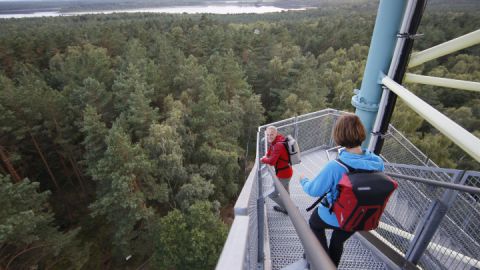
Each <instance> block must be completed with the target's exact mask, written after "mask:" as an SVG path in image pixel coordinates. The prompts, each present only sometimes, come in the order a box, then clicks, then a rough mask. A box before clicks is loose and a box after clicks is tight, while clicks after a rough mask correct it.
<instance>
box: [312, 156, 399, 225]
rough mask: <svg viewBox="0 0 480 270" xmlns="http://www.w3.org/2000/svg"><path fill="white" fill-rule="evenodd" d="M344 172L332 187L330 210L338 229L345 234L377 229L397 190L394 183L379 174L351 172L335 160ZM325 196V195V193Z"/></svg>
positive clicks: (378, 172)
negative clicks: (333, 191) (335, 191)
mask: <svg viewBox="0 0 480 270" xmlns="http://www.w3.org/2000/svg"><path fill="white" fill-rule="evenodd" d="M335 161H336V162H338V163H339V164H340V165H341V166H342V167H344V168H346V169H347V172H346V173H344V174H343V175H342V178H341V179H340V182H339V183H338V184H337V186H336V188H337V190H338V196H337V198H336V199H335V200H334V202H333V204H332V205H331V206H328V205H325V203H324V202H325V201H326V200H325V201H324V202H322V204H324V205H325V206H326V207H329V208H330V213H331V212H332V211H333V212H334V213H335V216H336V217H337V220H338V225H339V227H340V229H342V230H344V231H348V232H353V231H369V230H374V229H376V228H377V227H378V223H379V222H380V217H381V216H382V213H383V210H385V207H386V206H387V202H388V199H389V198H390V195H392V193H393V191H394V190H395V189H396V188H397V187H398V184H397V182H395V180H393V179H392V178H390V177H389V176H388V175H386V174H385V173H383V172H380V171H368V170H361V169H354V168H352V167H350V166H348V165H347V164H345V163H343V162H342V161H341V160H339V159H337V160H335ZM327 193H328V192H327ZM327 193H325V194H324V195H323V196H322V197H320V198H319V199H318V200H317V201H316V202H314V203H313V204H312V205H311V206H310V207H308V208H307V211H310V210H312V209H313V208H314V207H315V206H316V205H317V204H318V203H319V202H321V201H322V199H323V198H324V197H325V196H326V195H327Z"/></svg>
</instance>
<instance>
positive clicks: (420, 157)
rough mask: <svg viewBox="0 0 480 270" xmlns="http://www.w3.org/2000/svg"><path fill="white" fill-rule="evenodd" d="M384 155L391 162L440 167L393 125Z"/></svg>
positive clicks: (389, 130)
mask: <svg viewBox="0 0 480 270" xmlns="http://www.w3.org/2000/svg"><path fill="white" fill-rule="evenodd" d="M382 156H383V157H384V158H385V160H387V161H388V162H391V163H401V164H409V165H419V166H428V167H438V166H437V165H436V164H435V163H434V162H433V161H431V160H430V159H429V158H428V157H427V156H426V155H425V154H423V153H422V152H421V151H420V150H419V149H418V148H417V147H416V146H415V145H413V144H412V143H411V142H410V141H409V140H408V139H407V138H405V136H403V135H402V134H401V133H400V132H399V131H398V130H396V129H395V128H394V127H393V126H392V125H390V126H389V128H388V132H387V134H386V137H385V141H384V144H383V148H382Z"/></svg>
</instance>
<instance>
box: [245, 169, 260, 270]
mask: <svg viewBox="0 0 480 270" xmlns="http://www.w3.org/2000/svg"><path fill="white" fill-rule="evenodd" d="M252 173H255V178H254V179H255V181H253V182H254V184H253V188H252V196H250V200H249V202H248V216H249V218H250V222H249V227H250V233H249V235H248V243H249V245H248V247H247V248H248V252H247V258H245V259H246V262H245V265H248V266H249V268H248V269H257V265H258V210H257V209H258V207H257V198H258V177H257V175H258V174H257V173H256V172H252Z"/></svg>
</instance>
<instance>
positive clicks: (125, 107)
mask: <svg viewBox="0 0 480 270" xmlns="http://www.w3.org/2000/svg"><path fill="white" fill-rule="evenodd" d="M363 7H365V6H363ZM375 13H376V10H375V9H368V8H355V9H352V10H347V9H343V10H339V9H338V8H335V9H332V10H328V9H326V10H311V11H307V12H282V13H279V14H270V15H236V16H220V15H219V16H214V15H203V16H200V15H154V14H150V15H147V14H116V15H108V16H107V15H97V16H86V15H85V16H75V17H57V18H36V19H11V20H1V21H0V65H1V66H0V158H1V161H0V163H1V166H0V181H1V183H0V204H1V205H2V208H1V210H0V269H32V268H30V267H32V266H35V269H212V268H214V266H215V264H216V262H217V259H218V255H219V253H220V251H221V249H222V246H223V243H224V241H225V238H226V235H227V231H228V221H227V220H226V219H225V218H224V219H223V220H222V219H221V217H220V214H219V213H220V211H221V210H222V209H224V208H226V207H228V205H229V204H231V203H232V202H234V201H235V199H236V196H238V193H239V191H240V189H241V187H242V185H243V182H244V179H245V178H246V175H247V174H248V170H249V165H248V164H251V163H252V159H253V156H254V149H255V147H254V140H255V138H256V129H257V127H258V126H259V125H261V124H264V123H266V122H271V121H275V120H279V119H283V118H286V117H291V116H294V115H299V114H303V113H307V112H312V111H316V110H320V109H324V108H327V107H331V108H336V109H341V110H347V111H353V107H352V106H351V104H350V100H351V97H352V95H353V89H355V88H359V87H360V84H361V79H362V74H363V69H364V66H365V61H366V58H367V54H368V46H369V43H370V37H371V32H372V30H373V23H374V19H375ZM479 25H480V12H478V10H472V9H469V10H466V11H463V12H460V11H456V12H450V11H445V10H440V11H438V10H432V11H430V12H429V10H428V7H427V12H426V14H425V16H424V19H423V21H422V25H421V27H420V29H419V32H420V33H424V36H423V37H422V38H420V39H418V40H416V41H415V42H416V43H415V50H422V49H425V48H428V47H430V46H432V45H436V44H439V43H441V42H444V41H446V40H449V39H452V38H455V37H458V36H460V35H463V34H466V33H469V32H471V31H474V30H476V29H478V28H479ZM479 52H480V49H479V48H478V46H477V47H473V48H469V49H466V50H464V51H462V52H459V53H456V54H453V55H450V56H447V57H443V58H440V59H438V60H436V61H433V62H429V63H426V64H424V65H422V66H420V67H418V68H416V69H415V70H412V71H411V72H414V73H418V74H424V75H431V76H443V77H447V78H455V79H464V80H473V81H480V53H479ZM407 87H408V88H410V89H412V90H414V91H415V92H416V94H418V95H419V96H420V97H422V98H423V99H424V100H426V101H427V102H429V103H430V104H432V105H434V106H435V107H436V108H438V109H439V110H441V111H442V112H444V113H445V114H447V115H448V116H450V117H451V118H452V119H454V120H456V121H458V122H459V123H460V124H461V125H462V126H464V127H465V128H466V129H468V130H469V131H472V132H473V133H474V134H476V135H477V136H479V137H480V120H479V119H480V96H479V94H478V93H475V92H467V91H461V90H453V89H439V88H436V87H428V86H420V85H407ZM394 125H395V126H396V127H397V128H398V129H399V130H401V131H402V132H403V133H404V134H406V136H407V137H408V138H410V139H411V140H412V141H413V142H414V143H415V144H416V145H417V146H418V147H419V148H420V149H421V150H422V151H424V152H425V153H426V154H427V155H428V156H429V157H430V158H431V159H433V160H434V161H435V162H437V164H439V165H440V166H443V167H450V168H466V169H477V170H479V169H480V166H479V164H478V163H477V162H474V161H473V160H472V159H471V158H469V157H468V156H467V155H466V154H465V153H464V152H462V151H461V150H460V149H459V148H458V147H456V146H454V145H452V143H450V142H449V141H448V139H446V138H445V137H443V136H441V135H440V134H438V132H437V131H436V130H434V129H433V128H432V127H431V126H430V125H428V124H426V123H425V122H424V121H423V120H422V119H421V118H420V117H418V116H416V114H415V113H413V112H412V111H410V110H409V109H408V108H407V107H406V106H405V105H404V104H402V103H401V101H399V102H398V103H397V109H396V112H395V114H394ZM247 150H248V152H247Z"/></svg>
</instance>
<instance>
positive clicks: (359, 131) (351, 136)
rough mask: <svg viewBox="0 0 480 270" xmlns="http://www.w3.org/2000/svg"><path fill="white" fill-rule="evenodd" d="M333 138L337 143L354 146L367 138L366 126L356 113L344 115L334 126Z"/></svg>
mask: <svg viewBox="0 0 480 270" xmlns="http://www.w3.org/2000/svg"><path fill="white" fill-rule="evenodd" d="M332 136H333V139H334V140H335V143H336V144H337V145H340V146H343V147H347V148H353V147H357V146H360V145H361V144H362V142H363V141H364V140H365V138H366V136H365V127H364V126H363V124H362V122H361V121H360V118H359V117H358V116H356V115H355V114H351V113H349V114H345V115H342V116H341V117H340V118H339V119H338V120H337V123H336V124H335V127H334V128H333V135H332Z"/></svg>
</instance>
